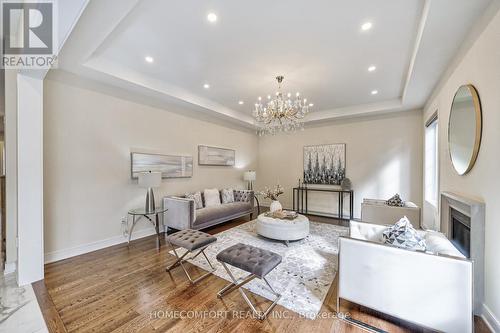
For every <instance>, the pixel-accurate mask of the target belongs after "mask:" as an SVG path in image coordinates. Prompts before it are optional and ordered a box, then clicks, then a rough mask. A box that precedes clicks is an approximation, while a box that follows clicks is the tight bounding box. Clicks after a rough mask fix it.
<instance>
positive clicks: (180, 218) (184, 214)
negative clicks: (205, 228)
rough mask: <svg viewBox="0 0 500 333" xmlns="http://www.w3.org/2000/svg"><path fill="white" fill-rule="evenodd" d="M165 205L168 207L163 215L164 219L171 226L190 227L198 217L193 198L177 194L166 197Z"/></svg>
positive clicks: (182, 228) (176, 227)
mask: <svg viewBox="0 0 500 333" xmlns="http://www.w3.org/2000/svg"><path fill="white" fill-rule="evenodd" d="M163 207H164V208H167V209H168V210H167V211H166V212H165V214H164V216H163V221H164V223H165V225H166V226H168V227H169V228H174V229H177V230H184V229H190V228H191V226H192V225H193V222H194V221H195V219H196V210H195V204H194V200H193V199H186V198H181V197H175V196H170V197H165V198H163Z"/></svg>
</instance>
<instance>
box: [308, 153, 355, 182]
mask: <svg viewBox="0 0 500 333" xmlns="http://www.w3.org/2000/svg"><path fill="white" fill-rule="evenodd" d="M345 172H346V144H345V143H334V144H326V145H317V146H305V147H304V183H305V184H321V185H340V183H341V182H342V180H343V179H344V178H345Z"/></svg>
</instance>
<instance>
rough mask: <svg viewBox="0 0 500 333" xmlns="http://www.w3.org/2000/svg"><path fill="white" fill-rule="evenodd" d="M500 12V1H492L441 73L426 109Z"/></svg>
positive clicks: (430, 105) (426, 103)
mask: <svg viewBox="0 0 500 333" xmlns="http://www.w3.org/2000/svg"><path fill="white" fill-rule="evenodd" d="M499 12H500V1H498V0H494V1H492V2H491V4H490V5H489V6H488V8H487V9H486V10H485V11H484V14H483V15H482V17H481V18H480V19H479V20H478V21H477V22H476V23H475V24H474V27H473V28H472V29H471V31H470V32H469V34H468V35H467V36H466V38H464V41H463V43H462V45H461V46H460V48H459V50H458V52H457V53H456V54H455V56H454V57H453V59H452V60H451V61H450V63H449V65H448V67H447V68H446V70H445V71H444V73H443V75H441V77H440V79H439V80H438V82H437V83H436V85H435V86H434V88H433V89H432V94H431V95H430V96H429V97H428V98H427V101H426V102H425V105H424V106H423V109H424V110H428V109H429V108H431V107H433V103H434V100H435V99H436V97H437V96H438V94H439V93H440V92H441V89H443V87H444V85H445V84H446V82H448V80H449V78H450V77H451V75H452V74H453V72H455V70H456V69H457V68H458V66H459V65H460V63H461V62H462V60H463V59H464V58H465V56H466V55H467V53H468V52H469V50H470V49H471V48H472V46H473V45H474V43H475V42H476V40H477V39H478V38H479V36H480V35H481V34H482V33H483V32H484V30H486V28H487V27H488V25H489V24H490V22H491V21H492V20H493V18H495V16H496V15H497V14H498V13H499ZM457 88H458V87H457ZM434 108H435V107H434Z"/></svg>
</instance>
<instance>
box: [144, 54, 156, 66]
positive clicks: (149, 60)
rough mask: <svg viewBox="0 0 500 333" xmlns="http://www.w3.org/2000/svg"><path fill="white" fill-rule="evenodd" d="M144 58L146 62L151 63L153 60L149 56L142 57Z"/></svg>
mask: <svg viewBox="0 0 500 333" xmlns="http://www.w3.org/2000/svg"><path fill="white" fill-rule="evenodd" d="M144 60H146V62H149V63H150V64H151V63H152V62H153V61H155V60H154V59H153V57H150V56H147V57H145V58H144Z"/></svg>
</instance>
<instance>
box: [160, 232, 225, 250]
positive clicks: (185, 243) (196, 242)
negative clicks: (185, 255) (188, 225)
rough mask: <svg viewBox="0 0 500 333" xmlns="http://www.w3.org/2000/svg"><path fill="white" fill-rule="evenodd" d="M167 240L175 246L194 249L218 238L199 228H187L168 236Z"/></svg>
mask: <svg viewBox="0 0 500 333" xmlns="http://www.w3.org/2000/svg"><path fill="white" fill-rule="evenodd" d="M167 241H168V242H169V243H170V244H172V245H173V246H179V247H182V248H185V249H186V250H189V251H194V250H196V249H199V248H202V247H205V246H207V245H208V244H211V243H214V242H216V241H217V238H215V237H214V236H212V235H209V234H207V233H204V232H201V231H198V230H192V229H186V230H181V231H178V232H176V233H174V234H172V235H170V236H168V237H167Z"/></svg>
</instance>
